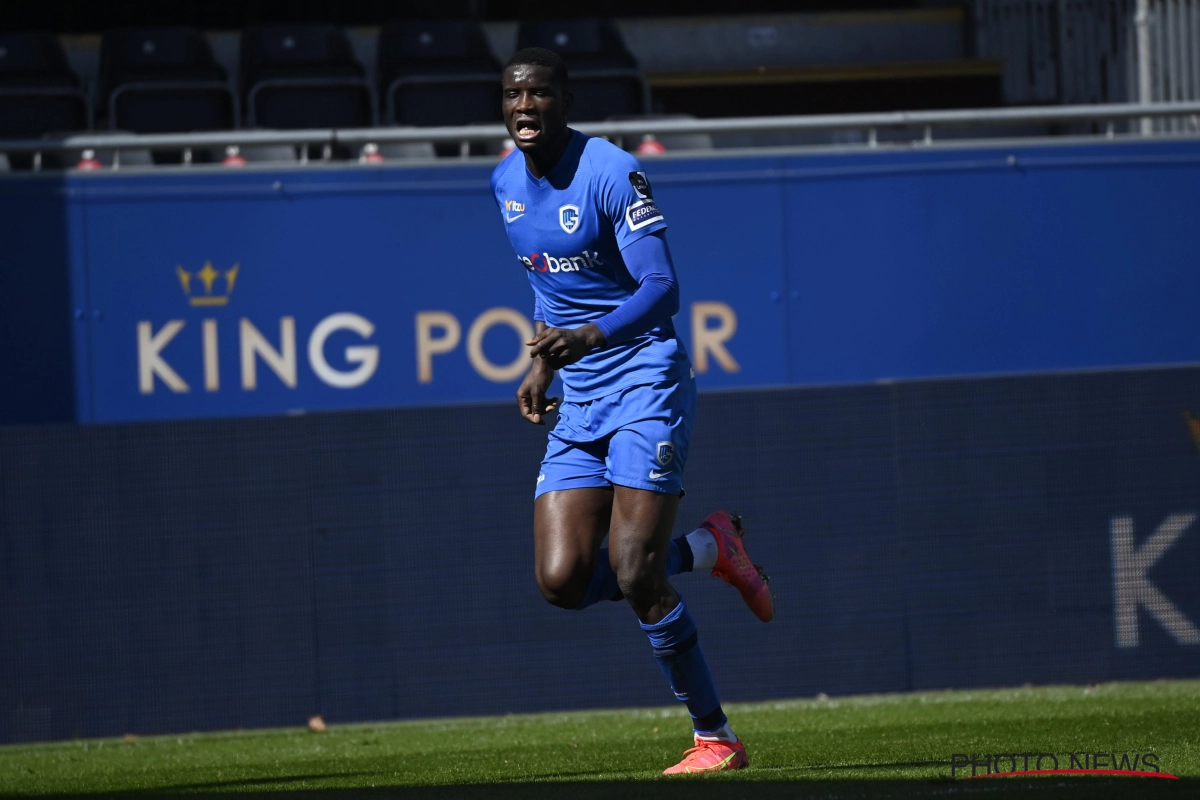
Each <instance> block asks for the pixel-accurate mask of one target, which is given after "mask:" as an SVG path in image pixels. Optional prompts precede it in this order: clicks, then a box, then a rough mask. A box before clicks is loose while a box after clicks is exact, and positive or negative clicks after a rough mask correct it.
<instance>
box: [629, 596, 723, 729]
mask: <svg viewBox="0 0 1200 800" xmlns="http://www.w3.org/2000/svg"><path fill="white" fill-rule="evenodd" d="M642 630H644V631H645V632H646V636H648V637H649V639H650V646H651V647H653V648H654V658H655V659H657V660H658V666H659V667H660V668H661V669H662V671H663V675H666V676H667V682H668V683H670V684H671V689H672V690H673V691H674V692H675V696H676V697H677V698H679V699H680V700H681V701H682V702H683V703H685V704H686V705H687V709H688V713H689V714H691V715H692V727H693V728H695V729H696V733H699V734H711V733H713V732H714V731H717V730H719V729H720V728H721V727H722V726H724V725H725V723H726V721H727V720H726V718H725V712H724V711H722V710H721V701H720V699H719V698H718V697H717V687H716V685H715V684H714V683H713V678H712V673H711V672H709V670H708V662H707V661H705V660H704V653H703V652H701V650H700V645H699V644H697V636H696V622H695V620H693V619H692V615H691V614H690V613H688V610H687V606H685V605H684V603H683V595H680V596H679V605H677V606H675V608H673V609H671V613H669V614H667V615H666V616H665V617H663V618H662V619H661V620H660V621H658V622H656V623H654V624H653V625H647V624H646V623H644V622H643V623H642Z"/></svg>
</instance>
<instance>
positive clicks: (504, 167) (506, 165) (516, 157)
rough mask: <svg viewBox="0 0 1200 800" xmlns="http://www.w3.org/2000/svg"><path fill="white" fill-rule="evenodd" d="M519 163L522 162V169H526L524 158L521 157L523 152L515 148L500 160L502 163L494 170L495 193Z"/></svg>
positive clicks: (493, 185) (493, 184) (492, 181)
mask: <svg viewBox="0 0 1200 800" xmlns="http://www.w3.org/2000/svg"><path fill="white" fill-rule="evenodd" d="M518 162H520V164H521V167H522V168H524V166H525V160H524V157H523V156H522V155H521V151H520V150H517V149H515V148H514V149H513V151H512V152H511V153H509V154H508V155H507V156H505V157H504V158H502V159H501V160H500V163H499V164H497V165H496V168H495V169H494V170H492V179H491V184H492V192H493V193H494V192H495V191H496V190H497V188H498V187H499V186H500V184H501V183H503V182H504V180H505V177H506V176H507V175H508V174H509V172H510V171H511V170H512V169H513V167H514V166H515V165H516V164H517V163H518Z"/></svg>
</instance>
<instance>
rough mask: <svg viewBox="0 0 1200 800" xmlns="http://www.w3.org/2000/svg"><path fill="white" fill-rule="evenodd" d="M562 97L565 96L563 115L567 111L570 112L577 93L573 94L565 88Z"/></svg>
mask: <svg viewBox="0 0 1200 800" xmlns="http://www.w3.org/2000/svg"><path fill="white" fill-rule="evenodd" d="M562 98H563V115H564V116H565V115H566V114H567V112H569V111H570V110H571V106H573V105H575V95H573V94H571V93H570V92H568V91H567V90H566V89H563V93H562Z"/></svg>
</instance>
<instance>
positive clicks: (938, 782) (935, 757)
mask: <svg viewBox="0 0 1200 800" xmlns="http://www.w3.org/2000/svg"><path fill="white" fill-rule="evenodd" d="M728 710H729V713H730V719H731V721H732V723H733V725H734V726H735V727H736V729H737V731H738V733H739V734H740V735H741V737H742V739H743V740H744V741H745V742H746V744H747V747H748V749H749V753H750V760H751V766H750V768H749V769H746V770H741V771H739V772H731V773H723V774H720V775H710V776H692V777H672V778H665V777H663V776H661V775H660V774H659V773H660V772H661V770H662V769H663V768H665V767H667V766H669V765H670V764H672V763H674V762H675V761H676V760H677V759H678V757H679V755H680V753H681V751H682V750H683V749H684V748H685V747H687V746H688V745H689V744H690V741H689V739H690V737H689V735H688V732H689V726H688V724H687V719H686V717H685V715H684V712H683V711H682V709H681V708H678V707H673V708H663V709H635V710H623V711H592V712H578V713H575V712H573V713H558V714H536V715H521V716H506V717H479V718H464V719H444V720H423V721H414V722H400V723H380V724H358V725H336V724H335V725H331V726H330V728H329V730H328V731H326V732H324V733H309V732H308V731H307V730H304V729H276V730H261V731H238V732H232V733H207V734H187V735H177V736H154V737H142V738H137V739H132V738H130V739H129V740H127V741H126V740H121V739H104V740H98V739H93V740H85V741H72V742H58V743H47V744H33V745H13V746H6V747H0V795H2V796H5V797H13V796H43V797H79V796H92V797H100V796H105V797H112V796H120V797H161V796H164V795H172V794H204V795H206V796H213V795H224V796H229V797H240V798H245V797H247V796H251V797H254V796H257V797H288V798H351V797H355V798H357V797H364V798H380V799H381V800H382V798H393V797H394V798H423V797H430V798H438V799H440V798H457V797H468V798H489V799H491V800H507V798H524V797H533V798H539V797H562V798H570V800H590V799H591V798H597V799H598V798H617V800H630V799H631V798H641V797H654V798H722V800H735V799H736V798H776V797H788V798H791V797H796V798H830V799H831V800H832V799H833V798H847V799H848V798H925V797H930V798H941V797H977V798H995V797H1003V798H1008V797H1013V798H1016V797H1021V798H1029V797H1032V798H1157V797H1179V798H1185V797H1186V798H1200V681H1157V682H1153V683H1118V684H1104V685H1100V686H1096V687H1091V688H1085V687H1079V686H1060V687H1045V688H1025V689H1007V690H987V691H960V692H924V693H916V694H900V695H869V696H861V697H847V698H832V699H824V698H821V699H816V700H788V701H780V702H766V703H753V704H733V705H731V706H729V707H728ZM1011 752H1017V753H1022V752H1049V753H1055V754H1058V755H1059V756H1060V757H1063V755H1064V754H1066V753H1070V752H1079V753H1082V752H1100V753H1114V752H1115V753H1118V754H1119V753H1131V754H1133V753H1138V754H1141V753H1147V752H1153V753H1155V754H1157V756H1158V760H1159V766H1160V768H1161V769H1162V770H1163V771H1164V772H1168V773H1172V774H1174V775H1177V776H1179V778H1180V780H1167V779H1162V778H1139V777H1108V776H1045V777H1037V778H987V779H976V780H963V779H961V778H959V779H956V780H952V779H951V778H950V767H949V764H950V757H951V754H953V753H1011ZM1006 763H1007V762H1006ZM1062 766H1064V767H1066V766H1068V765H1067V764H1066V763H1064V764H1063V765H1062Z"/></svg>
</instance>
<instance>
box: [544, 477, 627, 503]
mask: <svg viewBox="0 0 1200 800" xmlns="http://www.w3.org/2000/svg"><path fill="white" fill-rule="evenodd" d="M610 486H612V484H611V483H609V482H608V481H606V480H605V479H604V478H596V477H593V476H591V475H588V476H585V477H580V478H557V479H549V478H547V479H546V480H544V481H542V482H541V483H539V484H538V485H537V489H535V490H534V492H533V499H534V500H536V499H538V498H539V497H541V496H542V495H544V494H546V493H547V492H561V491H563V490H565V489H607V488H609V487H610Z"/></svg>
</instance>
